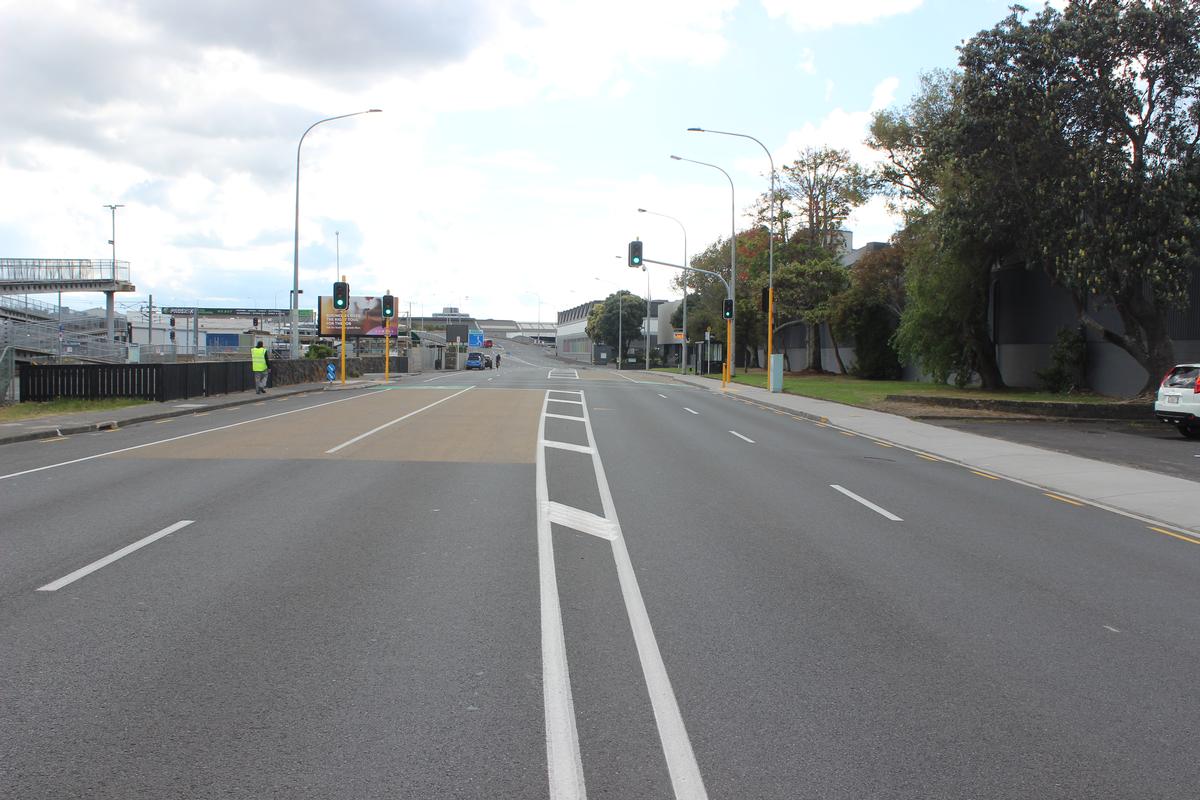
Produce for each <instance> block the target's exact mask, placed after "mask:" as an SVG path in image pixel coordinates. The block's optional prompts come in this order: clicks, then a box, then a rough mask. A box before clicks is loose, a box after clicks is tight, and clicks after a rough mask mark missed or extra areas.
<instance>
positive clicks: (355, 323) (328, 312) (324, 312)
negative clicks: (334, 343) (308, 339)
mask: <svg viewBox="0 0 1200 800" xmlns="http://www.w3.org/2000/svg"><path fill="white" fill-rule="evenodd" d="M317 309H318V311H319V312H320V317H319V318H320V335H321V336H341V335H342V314H343V313H344V314H345V315H346V335H347V336H383V335H385V334H386V335H388V336H395V335H397V334H398V333H399V331H400V326H399V324H398V323H397V322H396V320H395V319H394V318H393V319H392V322H391V324H390V325H389V326H388V329H387V330H385V329H384V326H383V298H382V297H351V298H350V307H349V308H347V309H346V310H345V311H344V312H342V311H338V310H336V309H334V307H333V297H320V298H318V303H317Z"/></svg>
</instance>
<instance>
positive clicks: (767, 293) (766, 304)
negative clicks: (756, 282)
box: [759, 286, 771, 312]
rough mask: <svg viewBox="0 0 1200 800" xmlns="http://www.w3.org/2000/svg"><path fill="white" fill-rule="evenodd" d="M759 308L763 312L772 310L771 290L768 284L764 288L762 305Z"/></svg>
mask: <svg viewBox="0 0 1200 800" xmlns="http://www.w3.org/2000/svg"><path fill="white" fill-rule="evenodd" d="M759 310H760V311H763V312H767V311H770V310H771V290H770V289H768V288H767V287H766V286H764V287H763V290H762V306H761V307H760V309H759Z"/></svg>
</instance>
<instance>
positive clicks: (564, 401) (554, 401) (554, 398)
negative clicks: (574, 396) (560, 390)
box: [550, 397, 583, 406]
mask: <svg viewBox="0 0 1200 800" xmlns="http://www.w3.org/2000/svg"><path fill="white" fill-rule="evenodd" d="M550 402H551V403H571V404H572V405H577V406H581V405H583V401H582V400H560V399H558V398H557V397H551V398H550Z"/></svg>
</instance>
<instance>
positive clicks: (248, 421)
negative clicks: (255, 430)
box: [0, 392, 376, 481]
mask: <svg viewBox="0 0 1200 800" xmlns="http://www.w3.org/2000/svg"><path fill="white" fill-rule="evenodd" d="M373 394H376V393H375V392H364V393H362V394H356V395H354V396H353V397H343V398H341V399H339V400H330V401H329V402H328V403H317V404H316V405H314V406H305V407H304V408H293V409H292V410H291V411H280V412H279V413H278V414H267V415H266V416H265V417H255V418H254V419H244V420H242V421H241V422H231V423H229V424H228V425H218V426H217V427H215V428H205V429H204V430H202V431H193V432H191V433H184V434H180V435H179V436H171V437H168V438H166V439H158V440H156V441H153V442H146V443H145V444H135V445H133V446H132V447H122V448H120V449H117V450H108V451H106V452H104V453H96V454H95V455H91V456H84V457H83V458H73V459H71V460H70V461H60V462H58V463H57V464H46V465H45V466H43V467H34V468H33V469H26V470H22V471H21V472H10V473H9V474H7V475H0V481H3V480H8V479H9V478H19V477H21V476H22V475H31V474H33V473H34V472H41V471H42V470H47V469H55V468H57V467H67V466H70V465H71V464H80V463H83V462H84V461H91V460H92V459H95V458H104V457H105V456H115V455H117V454H119V453H128V452H129V451H131V450H141V449H142V448H143V447H154V446H155V445H157V444H167V443H168V442H177V441H179V440H180V439H188V438H191V437H192V436H201V435H203V434H206V433H214V432H216V431H224V430H229V429H230V428H236V427H238V426H239V425H249V424H251V423H253V422H262V421H263V420H267V419H275V418H276V417H286V416H287V415H288V414H299V413H300V412H302V411H311V410H313V409H314V408H321V407H322V406H332V405H335V404H336V403H348V402H349V401H351V400H358V399H359V398H362V397H370V396H371V395H373ZM255 405H257V403H256V404H255Z"/></svg>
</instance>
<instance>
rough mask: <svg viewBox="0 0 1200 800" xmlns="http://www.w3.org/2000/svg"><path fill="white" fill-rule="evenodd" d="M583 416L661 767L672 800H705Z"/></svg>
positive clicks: (589, 427)
mask: <svg viewBox="0 0 1200 800" xmlns="http://www.w3.org/2000/svg"><path fill="white" fill-rule="evenodd" d="M583 419H584V424H585V426H586V428H587V439H588V445H589V446H591V447H592V450H593V452H592V466H593V467H594V468H595V470H596V485H597V488H598V489H599V490H600V503H601V505H602V506H603V508H604V517H605V519H607V520H608V521H609V522H611V523H612V524H613V526H614V527H615V532H616V536H615V537H614V538H613V540H612V551H613V561H614V562H615V563H616V567H617V578H618V580H619V581H620V584H621V595H622V597H623V598H624V599H625V611H626V612H627V613H628V614H629V626H630V628H632V629H633V640H634V642H635V643H636V645H637V651H638V659H639V660H640V661H641V664H642V673H643V674H644V675H645V676H646V690H647V692H648V693H649V695H650V705H651V706H652V707H653V708H654V721H655V723H657V725H658V738H659V739H660V740H661V741H662V746H663V755H664V756H665V757H666V762H667V771H668V772H670V774H671V786H672V788H673V789H674V790H675V798H676V800H707V799H708V792H707V791H706V790H705V788H704V779H703V778H702V777H701V776H700V765H699V764H697V763H696V754H695V752H693V750H692V743H691V740H690V739H688V734H687V728H686V727H685V726H684V724H683V716H682V715H681V714H680V713H679V703H678V701H676V699H675V690H674V689H672V688H671V679H670V678H669V677H668V676H667V666H666V664H665V663H663V659H662V652H661V651H659V649H658V640H657V639H656V638H655V636H654V628H653V627H652V626H651V625H650V615H649V613H648V612H647V611H646V602H645V600H643V599H642V592H641V590H640V589H639V588H638V581H637V574H636V573H635V572H634V571H633V562H632V561H631V560H630V558H629V550H628V549H627V548H626V547H625V536H624V535H623V534H622V532H621V522H620V520H619V519H618V518H617V506H616V504H615V503H614V502H613V497H612V490H611V489H610V488H609V486H608V478H607V477H605V474H604V464H603V462H601V460H600V451H599V450H598V449H596V437H595V435H594V434H593V432H592V420H591V417H590V416H589V415H588V408H587V406H586V405H585V406H584V407H583Z"/></svg>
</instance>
